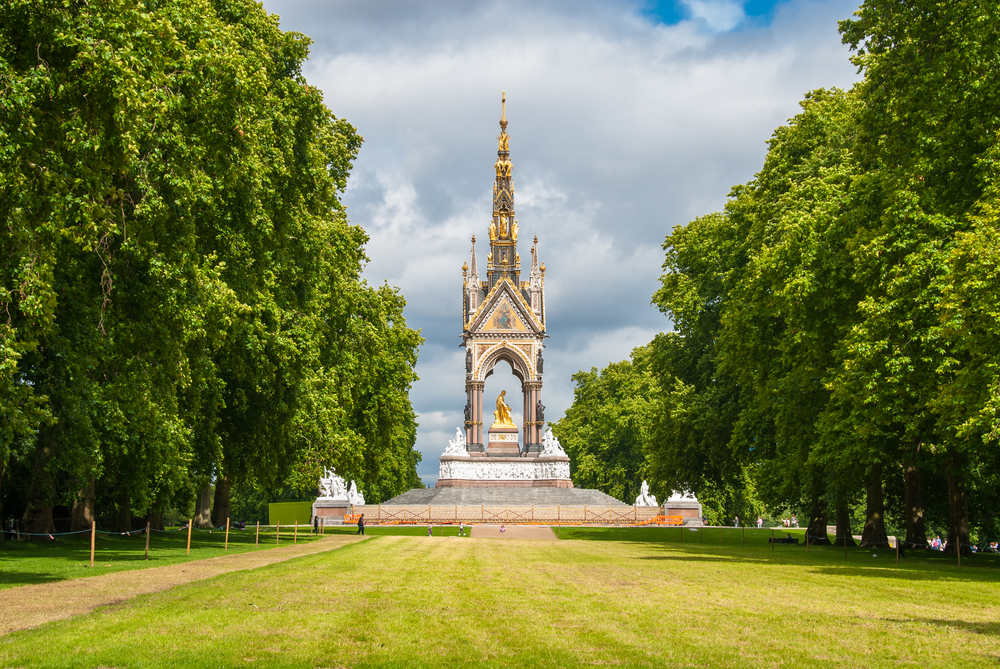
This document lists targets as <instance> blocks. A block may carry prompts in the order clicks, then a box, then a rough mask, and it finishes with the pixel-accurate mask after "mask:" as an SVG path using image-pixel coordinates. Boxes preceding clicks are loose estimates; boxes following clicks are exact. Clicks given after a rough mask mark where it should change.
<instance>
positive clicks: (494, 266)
mask: <svg viewBox="0 0 1000 669" xmlns="http://www.w3.org/2000/svg"><path fill="white" fill-rule="evenodd" d="M497 141H498V142H499V146H498V148H497V162H496V163H495V164H494V165H493V168H494V170H495V171H496V181H495V182H494V183H493V217H492V219H491V221H490V254H489V255H488V256H487V257H486V260H487V263H486V281H487V290H492V289H493V286H495V285H496V283H497V281H499V280H500V279H501V278H504V277H506V278H507V279H509V280H510V281H511V282H512V283H513V284H514V285H515V286H517V285H519V283H520V275H521V256H520V255H519V254H518V253H517V219H516V218H514V184H513V182H512V180H511V172H513V170H514V165H513V164H512V163H511V162H510V135H508V134H507V93H506V92H504V93H502V99H501V112H500V136H499V137H497Z"/></svg>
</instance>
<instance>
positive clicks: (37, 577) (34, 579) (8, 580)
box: [0, 569, 66, 585]
mask: <svg viewBox="0 0 1000 669" xmlns="http://www.w3.org/2000/svg"><path fill="white" fill-rule="evenodd" d="M65 580H66V577H65V576H60V575H58V574H50V573H47V572H33V571H11V570H8V569H4V570H3V571H0V584H4V585H33V584H35V583H54V582H55V581H65Z"/></svg>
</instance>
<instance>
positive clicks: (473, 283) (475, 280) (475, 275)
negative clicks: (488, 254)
mask: <svg viewBox="0 0 1000 669" xmlns="http://www.w3.org/2000/svg"><path fill="white" fill-rule="evenodd" d="M469 287H474V288H475V289H476V290H479V268H478V267H477V266H476V236H475V235H472V272H471V273H470V274H469Z"/></svg>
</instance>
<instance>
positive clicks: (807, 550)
mask: <svg viewBox="0 0 1000 669" xmlns="http://www.w3.org/2000/svg"><path fill="white" fill-rule="evenodd" d="M808 552H809V528H808V527H807V528H806V553H808Z"/></svg>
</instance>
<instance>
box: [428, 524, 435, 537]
mask: <svg viewBox="0 0 1000 669" xmlns="http://www.w3.org/2000/svg"><path fill="white" fill-rule="evenodd" d="M427 536H429V537H433V536H434V526H433V525H431V524H430V523H427Z"/></svg>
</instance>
